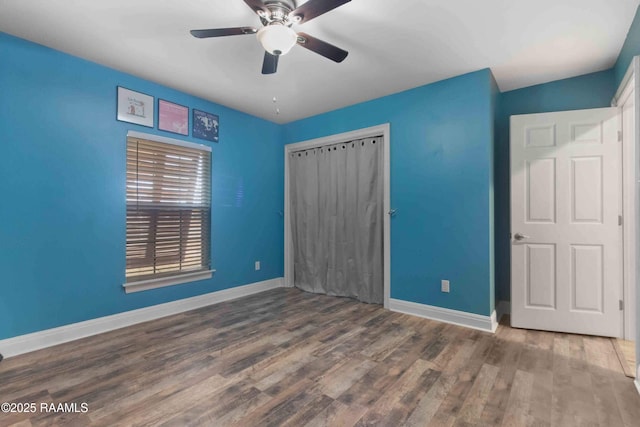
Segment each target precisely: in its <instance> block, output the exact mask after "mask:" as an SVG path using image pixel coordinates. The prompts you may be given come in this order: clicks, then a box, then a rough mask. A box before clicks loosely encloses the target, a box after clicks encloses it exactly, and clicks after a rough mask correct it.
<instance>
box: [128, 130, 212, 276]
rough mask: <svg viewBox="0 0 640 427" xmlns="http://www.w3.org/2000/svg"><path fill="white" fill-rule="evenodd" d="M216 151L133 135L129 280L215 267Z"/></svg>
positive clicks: (131, 143)
mask: <svg viewBox="0 0 640 427" xmlns="http://www.w3.org/2000/svg"><path fill="white" fill-rule="evenodd" d="M210 224H211V153H210V152H209V151H205V150H199V149H197V148H191V147H184V146H179V145H173V144H169V143H163V142H156V141H150V140H146V139H141V138H136V137H131V136H129V137H128V138H127V247H126V256H127V263H126V281H127V283H130V282H136V281H141V280H148V279H153V278H160V277H167V276H174V275H179V274H182V273H192V272H197V271H205V270H209V269H210V264H211V262H210V259H211V257H210V241H211V239H210V235H211V234H210Z"/></svg>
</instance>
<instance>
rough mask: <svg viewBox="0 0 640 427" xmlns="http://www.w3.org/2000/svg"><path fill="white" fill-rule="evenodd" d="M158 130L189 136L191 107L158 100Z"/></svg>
mask: <svg viewBox="0 0 640 427" xmlns="http://www.w3.org/2000/svg"><path fill="white" fill-rule="evenodd" d="M158 129H159V130H164V131H167V132H172V133H177V134H179V135H189V107H186V106H184V105H180V104H175V103H173V102H169V101H165V100H164V99H158Z"/></svg>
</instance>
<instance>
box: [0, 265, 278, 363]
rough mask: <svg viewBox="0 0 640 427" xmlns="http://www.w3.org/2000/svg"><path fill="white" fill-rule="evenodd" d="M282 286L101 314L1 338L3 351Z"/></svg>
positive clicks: (269, 283) (274, 283)
mask: <svg viewBox="0 0 640 427" xmlns="http://www.w3.org/2000/svg"><path fill="white" fill-rule="evenodd" d="M282 286H283V281H282V278H281V277H279V278H276V279H270V280H265V281H262V282H256V283H252V284H249V285H244V286H237V287H235V288H230V289H224V290H221V291H216V292H211V293H208V294H204V295H198V296H195V297H191V298H185V299H181V300H177V301H171V302H167V303H164V304H158V305H153V306H150V307H144V308H139V309H137V310H131V311H125V312H124V313H118V314H113V315H111V316H105V317H99V318H97V319H91V320H86V321H84V322H78V323H72V324H70V325H65V326H60V327H58V328H53V329H46V330H44V331H40V332H34V333H31V334H26V335H20V336H17V337H13V338H8V339H4V340H0V354H2V355H3V356H4V357H5V358H7V357H12V356H17V355H19V354H24V353H28V352H31V351H35V350H40V349H42V348H46V347H51V346H54V345H58V344H62V343H65V342H69V341H73V340H77V339H80V338H85V337H89V336H91V335H96V334H100V333H103V332H108V331H112V330H114V329H119V328H124V327H126V326H131V325H135V324H137V323H142V322H147V321H149V320H154V319H159V318H161V317H166V316H171V315H172V314H178V313H183V312H185V311H189V310H194V309H196V308H200V307H205V306H208V305H213V304H217V303H220V302H223V301H229V300H232V299H236V298H241V297H244V296H247V295H252V294H256V293H259V292H264V291H268V290H270V289H275V288H280V287H282Z"/></svg>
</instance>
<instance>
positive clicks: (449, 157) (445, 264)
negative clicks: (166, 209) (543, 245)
mask: <svg viewBox="0 0 640 427" xmlns="http://www.w3.org/2000/svg"><path fill="white" fill-rule="evenodd" d="M491 90H492V89H491V75H490V71H489V70H482V71H478V72H475V73H471V74H466V75H464V76H460V77H456V78H453V79H449V80H444V81H441V82H438V83H434V84H431V85H427V86H423V87H419V88H417V89H412V90H409V91H406V92H402V93H398V94H395V95H390V96H387V97H384V98H379V99H376V100H373V101H369V102H365V103H361V104H357V105H354V106H351V107H347V108H343V109H340V110H336V111H332V112H329V113H326V114H322V115H319V116H315V117H311V118H308V119H304V120H300V121H297V122H293V123H290V124H288V125H285V126H284V135H285V141H286V142H287V143H292V142H298V141H303V140H308V139H312V138H318V137H322V136H327V135H332V134H336V133H341V132H347V131H351V130H355V129H360V128H364V127H369V126H374V125H378V124H382V123H387V122H389V123H391V145H390V149H391V206H392V207H393V208H395V209H397V211H398V213H397V215H396V216H394V218H393V219H392V221H391V297H392V298H397V299H401V300H406V301H413V302H417V303H422V304H429V305H435V306H439V307H446V308H451V309H455V310H462V311H467V312H471V313H477V314H482V315H489V314H490V313H491V311H492V304H493V294H492V293H491V289H492V284H491V264H492V262H491V259H492V255H491V238H492V232H491V210H492V203H491V195H490V191H491V181H492V179H493V174H492V171H491V162H492V144H493V140H492V136H493V134H492V132H493V110H492V97H491ZM441 279H449V280H450V281H451V293H449V294H446V293H442V292H440V280H441Z"/></svg>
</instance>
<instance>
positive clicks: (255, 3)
mask: <svg viewBox="0 0 640 427" xmlns="http://www.w3.org/2000/svg"><path fill="white" fill-rule="evenodd" d="M244 2H245V3H246V4H247V6H249V7H250V8H251V9H252V10H253V11H254V12H255V13H258V12H259V11H263V12H264V13H269V9H267V8H266V7H264V3H263V2H262V1H261V0H244Z"/></svg>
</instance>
